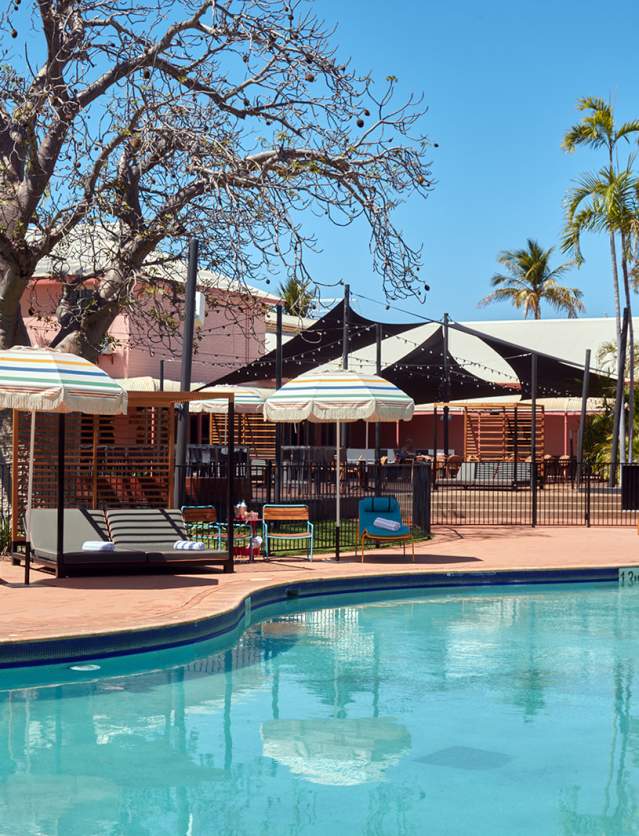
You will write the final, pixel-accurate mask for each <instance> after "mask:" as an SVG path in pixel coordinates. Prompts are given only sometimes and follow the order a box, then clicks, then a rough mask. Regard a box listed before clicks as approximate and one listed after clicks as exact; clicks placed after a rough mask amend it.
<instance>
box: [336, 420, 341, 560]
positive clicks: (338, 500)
mask: <svg viewBox="0 0 639 836" xmlns="http://www.w3.org/2000/svg"><path fill="white" fill-rule="evenodd" d="M341 429H342V427H341V424H340V422H339V421H338V422H337V424H336V425H335V436H336V438H337V450H336V453H335V559H336V560H339V547H340V538H339V534H340V532H339V529H340V523H341V521H342V507H341V506H342V503H341V497H340V491H341V484H340V482H341V473H340V469H341V468H340V460H341V446H342V445H341V444H340V432H341Z"/></svg>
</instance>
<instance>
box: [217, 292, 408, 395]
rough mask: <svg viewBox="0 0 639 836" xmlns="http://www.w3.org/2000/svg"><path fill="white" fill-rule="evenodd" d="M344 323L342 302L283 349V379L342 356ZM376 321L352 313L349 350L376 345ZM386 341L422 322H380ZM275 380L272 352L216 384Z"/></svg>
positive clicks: (349, 323)
mask: <svg viewBox="0 0 639 836" xmlns="http://www.w3.org/2000/svg"><path fill="white" fill-rule="evenodd" d="M343 323H344V302H343V301H341V302H339V303H338V304H337V305H336V306H335V307H334V308H332V309H331V310H330V311H329V312H328V313H327V314H325V316H323V317H322V318H321V319H318V320H317V322H315V323H314V324H313V325H312V326H311V327H310V328H308V329H307V330H306V331H304V332H303V333H301V334H298V335H297V336H295V337H293V338H292V339H291V340H289V341H288V342H286V343H285V344H284V345H283V346H282V377H283V378H284V379H289V378H291V377H297V375H298V374H302V373H303V372H308V371H311V370H312V369H316V368H317V367H318V366H322V365H324V363H329V362H330V361H331V360H335V359H337V358H338V357H341V356H342V340H343ZM377 324H378V323H376V322H375V321H374V320H371V319H366V317H364V316H361V315H360V314H358V313H356V312H355V311H354V310H353V309H352V308H350V309H349V313H348V347H349V351H359V350H360V349H362V348H366V347H367V346H369V345H371V344H372V343H374V342H375V339H376V334H375V326H376V325H377ZM380 324H381V326H382V339H387V338H388V337H393V336H395V334H400V333H402V332H403V331H410V330H411V329H412V328H417V327H419V325H421V324H422V323H419V322H418V323H415V324H413V323H410V324H406V323H386V322H383V323H380ZM274 377H275V351H269V353H268V354H265V355H264V356H263V357H260V358H259V359H257V360H253V361H252V362H251V363H247V364H246V365H245V366H242V368H240V369H236V370H235V371H232V372H229V374H227V375H225V376H224V377H222V378H220V379H219V380H216V381H214V382H215V383H216V384H218V383H224V384H231V385H235V384H238V383H248V382H249V381H256V380H271V379H273V378H274ZM207 385H209V384H207Z"/></svg>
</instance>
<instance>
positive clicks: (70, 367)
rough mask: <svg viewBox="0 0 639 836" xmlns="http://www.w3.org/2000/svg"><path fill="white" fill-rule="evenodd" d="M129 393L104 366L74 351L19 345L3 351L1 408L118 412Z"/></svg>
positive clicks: (107, 413) (0, 368)
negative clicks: (104, 369)
mask: <svg viewBox="0 0 639 836" xmlns="http://www.w3.org/2000/svg"><path fill="white" fill-rule="evenodd" d="M127 397H128V396H127V393H126V392H125V390H124V389H123V388H122V386H120V384H119V383H117V382H116V381H115V380H113V378H111V377H109V375H108V374H107V373H106V372H104V371H102V369H100V368H98V367H97V366H95V365H94V364H93V363H90V362H89V361H88V360H85V359H84V358H82V357H76V355H74V354H66V353H64V352H59V351H52V350H51V349H45V348H26V347H22V346H16V347H15V348H10V349H8V350H6V351H0V408H1V409H20V410H24V411H26V412H87V413H90V414H91V415H117V414H120V413H125V412H126V409H127Z"/></svg>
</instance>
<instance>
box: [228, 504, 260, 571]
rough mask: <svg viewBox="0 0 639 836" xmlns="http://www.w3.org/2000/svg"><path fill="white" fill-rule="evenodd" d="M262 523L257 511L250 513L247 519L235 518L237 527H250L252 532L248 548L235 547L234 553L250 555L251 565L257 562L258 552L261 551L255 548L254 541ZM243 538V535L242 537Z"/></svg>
mask: <svg viewBox="0 0 639 836" xmlns="http://www.w3.org/2000/svg"><path fill="white" fill-rule="evenodd" d="M259 522H260V516H259V514H258V513H257V511H249V512H248V514H247V515H246V516H245V517H235V523H236V525H241V526H244V527H245V528H246V527H247V526H248V529H249V531H250V535H249V544H248V546H235V547H234V549H233V552H234V553H235V554H237V555H248V559H249V563H253V561H254V560H255V554H256V551H257V552H258V553H259V551H260V549H259V548H257V549H256V548H255V546H254V541H255V538H256V537H257V526H258V524H259ZM240 536H241V535H240Z"/></svg>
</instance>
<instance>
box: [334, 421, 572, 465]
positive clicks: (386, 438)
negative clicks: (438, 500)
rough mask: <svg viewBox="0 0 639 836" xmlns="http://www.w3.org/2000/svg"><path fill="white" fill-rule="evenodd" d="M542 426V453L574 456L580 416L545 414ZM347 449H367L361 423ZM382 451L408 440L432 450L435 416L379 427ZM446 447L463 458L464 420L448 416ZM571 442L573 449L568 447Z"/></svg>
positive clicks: (440, 435) (440, 440)
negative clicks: (380, 428)
mask: <svg viewBox="0 0 639 836" xmlns="http://www.w3.org/2000/svg"><path fill="white" fill-rule="evenodd" d="M544 419H545V425H544V453H545V454H547V455H550V456H564V455H570V454H571V450H572V451H573V452H574V454H575V455H576V454H577V434H578V432H579V414H578V413H574V412H566V413H563V412H546V413H545V416H544ZM349 433H350V435H349V446H350V447H365V446H366V426H365V424H364V423H363V422H358V423H357V424H351V425H350V429H349ZM381 438H382V444H381V446H382V447H401V446H403V445H405V444H408V442H409V440H410V442H411V446H412V447H413V448H414V449H418V450H421V449H425V450H431V449H433V445H434V442H435V428H434V415H433V414H432V413H427V414H423V415H415V416H414V417H413V418H412V420H411V421H400V422H399V425H396V424H394V423H391V424H382V434H381ZM448 439H449V441H448V446H449V449H450V450H451V451H454V452H455V453H456V454H457V455H464V416H463V415H462V414H460V413H454V412H451V414H450V423H449V427H448ZM571 442H572V445H571ZM374 445H375V430H374V429H373V425H372V424H371V425H370V427H369V431H368V446H369V447H374ZM437 447H438V449H440V450H441V449H443V447H444V429H443V416H442V414H441V412H438V415H437Z"/></svg>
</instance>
